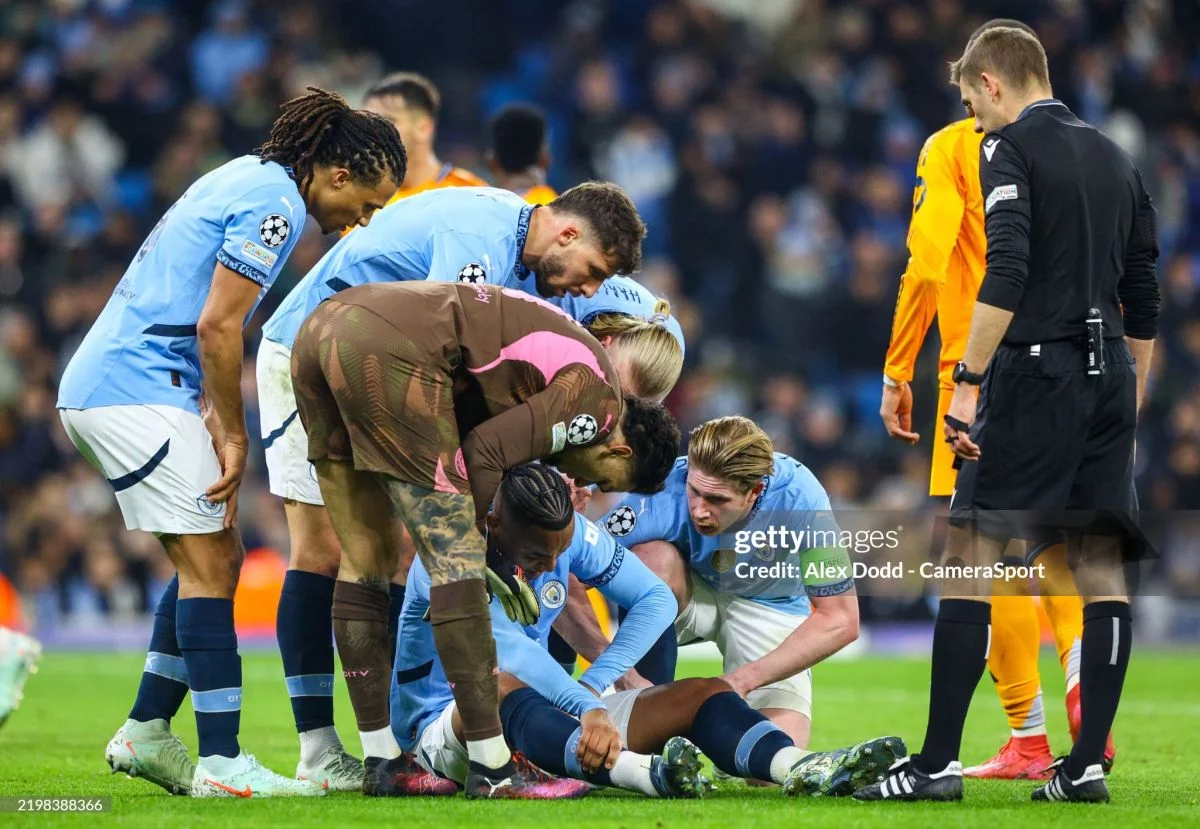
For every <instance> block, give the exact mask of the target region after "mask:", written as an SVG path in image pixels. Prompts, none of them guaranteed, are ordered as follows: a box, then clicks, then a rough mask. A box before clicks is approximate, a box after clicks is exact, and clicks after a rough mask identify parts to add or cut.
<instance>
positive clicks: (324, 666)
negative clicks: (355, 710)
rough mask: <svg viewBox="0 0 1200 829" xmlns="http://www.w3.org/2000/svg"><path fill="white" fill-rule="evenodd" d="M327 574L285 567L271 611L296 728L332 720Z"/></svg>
mask: <svg viewBox="0 0 1200 829" xmlns="http://www.w3.org/2000/svg"><path fill="white" fill-rule="evenodd" d="M334 584H335V582H334V580H333V579H332V578H330V577H329V576H321V575H318V574H317V573H308V572H306V571H304V570H288V571H287V575H285V576H284V577H283V593H282V594H281V595H280V596H279V609H278V610H277V611H276V616H275V637H276V639H278V640H279V654H280V656H282V657H283V673H284V676H285V677H286V678H287V689H288V696H290V697H291V698H292V716H293V718H294V719H295V720H296V731H298V732H304V731H311V730H313V729H316V728H327V727H329V726H331V725H333V587H334Z"/></svg>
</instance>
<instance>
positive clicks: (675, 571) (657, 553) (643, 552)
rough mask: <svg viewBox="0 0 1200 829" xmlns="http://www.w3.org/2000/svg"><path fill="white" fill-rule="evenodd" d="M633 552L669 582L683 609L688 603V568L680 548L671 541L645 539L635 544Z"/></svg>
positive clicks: (668, 584) (680, 607)
mask: <svg viewBox="0 0 1200 829" xmlns="http://www.w3.org/2000/svg"><path fill="white" fill-rule="evenodd" d="M633 552H634V554H636V555H637V557H638V558H639V559H641V561H642V563H643V564H645V565H646V566H647V567H649V568H650V570H651V571H652V572H653V573H654V574H655V575H656V576H658V577H659V578H660V579H662V580H663V581H665V582H666V583H667V586H668V587H670V588H671V592H672V593H674V594H675V600H676V601H677V602H679V609H680V610H681V611H682V610H683V608H684V606H685V605H686V604H687V568H686V565H685V562H684V559H683V553H681V552H679V548H678V547H676V546H675V545H674V544H672V543H671V542H669V541H645V542H643V543H641V544H638V545H637V546H635V547H634V548H633Z"/></svg>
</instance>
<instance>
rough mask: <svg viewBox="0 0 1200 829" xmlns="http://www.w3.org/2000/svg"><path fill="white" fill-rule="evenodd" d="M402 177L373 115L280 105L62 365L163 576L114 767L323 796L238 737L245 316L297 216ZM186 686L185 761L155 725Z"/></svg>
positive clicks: (87, 449) (191, 196)
mask: <svg viewBox="0 0 1200 829" xmlns="http://www.w3.org/2000/svg"><path fill="white" fill-rule="evenodd" d="M404 173H405V155H404V147H403V145H401V143H400V137H399V136H398V135H397V133H396V129H395V127H393V126H392V125H391V124H390V123H388V122H387V121H386V120H384V119H383V118H380V117H379V116H377V115H374V114H372V113H370V112H364V111H361V110H353V109H351V108H350V107H349V106H347V105H346V102H345V101H343V100H342V99H341V98H340V97H338V96H337V95H334V94H332V93H329V92H324V91H322V90H312V91H311V92H310V93H309V94H308V95H304V96H302V97H300V98H297V99H295V100H293V101H290V102H288V103H287V104H285V105H284V107H283V112H282V114H281V115H280V116H279V118H278V119H277V120H276V121H275V123H274V124H273V125H272V127H271V132H270V137H269V138H268V140H267V143H266V144H264V145H263V146H262V147H260V148H259V149H258V150H257V151H256V153H255V154H253V155H246V156H242V157H241V158H238V159H234V160H233V161H231V162H229V163H228V164H225V165H223V166H222V167H219V168H217V169H216V170H214V171H212V172H211V173H208V174H207V175H205V176H204V177H203V178H201V179H200V180H198V181H197V182H196V183H194V184H193V185H192V186H191V187H189V188H188V190H187V192H185V193H184V194H183V195H182V196H181V197H180V198H179V200H178V201H177V202H176V203H175V204H174V205H173V206H172V207H170V208H169V209H168V210H167V212H166V213H165V214H164V215H163V217H162V219H161V220H159V222H158V224H157V225H156V226H155V228H154V230H152V231H151V233H150V235H149V236H148V237H147V239H146V241H145V242H144V243H143V245H142V247H141V250H139V251H138V253H137V255H136V256H135V257H134V260H133V262H132V263H130V265H129V268H128V270H126V272H125V276H124V278H123V279H122V280H121V282H120V283H119V284H118V285H117V287H116V290H115V291H114V292H113V295H112V297H111V298H110V299H109V301H108V304H107V305H106V306H105V308H104V310H103V312H101V314H100V317H99V318H98V319H97V320H96V322H95V324H94V325H93V326H92V329H91V330H90V331H89V332H88V334H87V336H86V337H85V338H84V340H83V342H82V343H81V344H80V346H79V348H78V350H77V351H76V352H75V355H74V356H73V357H72V358H71V361H70V363H69V364H68V365H67V369H66V372H65V373H64V374H63V378H62V382H61V384H60V385H59V397H58V408H59V411H60V414H61V416H62V421H63V426H64V427H65V428H66V432H67V435H68V436H69V437H70V439H71V441H72V442H73V443H74V444H75V446H76V447H77V448H78V449H79V451H80V452H81V453H82V454H83V456H84V457H85V458H87V460H88V461H89V462H91V463H92V465H94V466H95V467H96V468H97V469H98V470H99V471H100V472H101V474H103V475H104V477H105V478H107V479H108V481H109V483H110V484H112V486H113V489H114V490H115V491H116V494H117V501H118V503H119V505H120V507H121V512H122V514H123V515H124V516H125V524H126V526H127V527H128V528H129V529H131V530H135V529H136V530H145V531H147V532H152V533H154V534H155V535H157V536H158V538H159V540H160V541H161V542H162V544H163V547H164V548H165V550H166V553H167V555H168V556H169V557H170V559H171V562H172V563H173V564H174V565H175V568H176V570H177V571H178V576H177V578H176V579H174V580H173V581H172V582H171V585H170V586H169V587H168V589H167V590H166V592H165V593H164V595H163V597H162V600H161V601H160V602H159V606H158V610H157V613H156V615H155V622H154V631H153V633H152V635H151V640H150V652H149V654H148V655H147V657H146V666H145V671H144V672H143V674H142V682H141V686H140V688H139V690H138V696H137V700H136V701H135V702H134V706H133V710H132V711H130V714H129V719H128V720H127V721H126V723H125V724H124V725H123V726H121V728H120V729H119V730H118V731H117V733H116V735H115V736H114V737H113V739H112V741H111V742H110V743H109V745H108V749H107V751H106V757H107V759H108V762H109V764H110V765H111V766H112V768H113V770H114V771H124V772H126V773H128V774H130V775H131V776H139V777H145V778H146V779H148V780H151V781H153V782H155V783H158V784H159V785H161V786H163V787H164V788H166V789H168V790H170V791H172V792H176V793H185V792H189V791H190V792H191V794H192V795H193V796H196V797H233V796H237V797H263V796H267V797H272V796H284V795H321V794H324V792H325V790H324V789H323V788H322V787H321V785H320V784H319V783H317V782H306V781H298V780H291V779H288V778H286V777H283V776H280V775H278V774H275V773H274V772H271V771H268V770H267V769H265V768H263V767H262V766H261V765H259V763H258V761H257V760H255V759H254V756H253V755H251V754H247V753H246V752H244V751H242V750H241V747H240V746H239V744H238V738H237V734H238V722H239V719H240V716H241V703H242V691H241V684H242V679H241V676H242V672H241V660H240V658H239V656H238V651H237V635H236V633H235V632H234V626H233V595H234V590H235V589H236V587H237V583H238V574H239V572H240V569H241V560H242V555H243V551H242V545H241V540H240V539H239V537H238V533H237V529H236V526H235V523H236V517H237V500H236V496H237V491H238V486H239V484H240V482H241V478H242V473H243V471H244V469H245V465H246V453H247V449H248V446H249V439H248V438H247V436H246V422H245V416H244V414H243V406H242V393H241V376H242V352H243V347H244V345H243V342H242V328H243V326H244V324H245V322H246V320H248V319H249V318H250V315H251V314H252V313H253V311H254V309H255V307H256V306H257V305H258V303H259V300H261V299H262V297H263V295H264V294H265V293H266V292H267V290H268V289H269V288H270V286H271V284H272V283H273V282H274V281H275V279H276V277H277V276H278V275H279V272H280V271H281V270H282V268H283V265H284V262H286V261H287V258H288V255H289V254H290V253H291V251H292V249H293V247H294V246H295V244H296V240H297V239H298V238H299V236H300V232H301V230H302V229H303V227H304V222H305V217H306V216H309V215H311V216H312V217H313V218H314V219H315V220H316V221H317V223H318V224H319V225H320V227H321V230H322V231H324V232H326V233H333V232H336V231H337V230H339V229H340V228H342V227H345V226H346V225H350V224H366V223H367V221H368V220H369V218H370V216H371V214H373V213H374V212H375V211H376V210H377V209H378V208H379V207H380V206H381V205H382V204H383V203H384V202H386V201H387V200H388V199H389V198H391V196H392V194H393V193H395V191H396V188H397V187H398V186H399V184H400V181H401V180H402V179H403V178H404ZM202 392H203V393H202ZM189 688H190V689H191V694H192V707H193V709H194V710H195V713H196V728H197V732H198V736H199V741H200V762H199V763H198V764H196V765H195V766H193V764H192V762H191V760H190V759H189V758H188V753H187V749H186V748H185V747H184V746H183V744H182V743H181V742H180V741H179V740H178V738H177V737H175V736H174V735H173V734H172V733H171V731H170V728H169V722H170V720H171V718H172V717H173V716H174V715H175V712H176V711H178V710H179V706H180V704H181V703H182V702H183V697H184V695H186V694H187V692H188V689H189Z"/></svg>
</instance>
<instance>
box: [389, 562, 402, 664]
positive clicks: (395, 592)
mask: <svg viewBox="0 0 1200 829" xmlns="http://www.w3.org/2000/svg"><path fill="white" fill-rule="evenodd" d="M402 610H404V585H403V584H396V583H394V582H393V583H392V584H389V585H388V622H387V625H388V653H389V654H390V656H389V657H388V660H389V661H390V662H391V664H392V666H393V667H395V664H396V634H397V632H398V631H399V630H400V612H401V611H402Z"/></svg>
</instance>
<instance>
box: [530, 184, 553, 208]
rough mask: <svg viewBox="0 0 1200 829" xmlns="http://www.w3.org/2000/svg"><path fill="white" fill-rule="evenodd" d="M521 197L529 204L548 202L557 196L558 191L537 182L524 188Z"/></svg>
mask: <svg viewBox="0 0 1200 829" xmlns="http://www.w3.org/2000/svg"><path fill="white" fill-rule="evenodd" d="M521 198H523V199H524V200H525V201H527V202H529V203H530V204H549V203H550V202H552V201H554V200H555V199H557V198H558V192H557V191H556V190H555V189H554V188H553V187H551V186H550V185H548V184H539V185H537V186H535V187H531V188H529V189H528V190H526V191H525V193H524V194H523V195H522V196H521Z"/></svg>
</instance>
